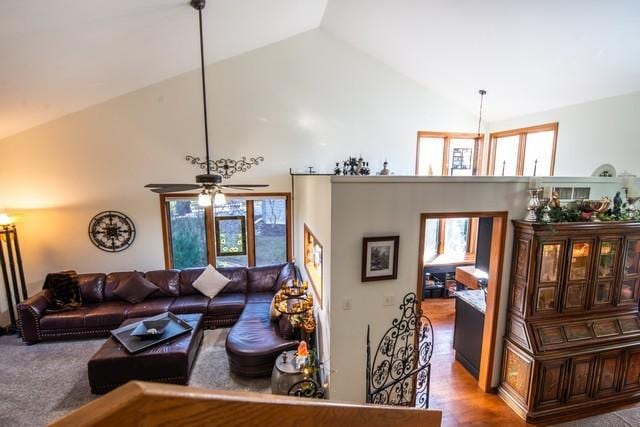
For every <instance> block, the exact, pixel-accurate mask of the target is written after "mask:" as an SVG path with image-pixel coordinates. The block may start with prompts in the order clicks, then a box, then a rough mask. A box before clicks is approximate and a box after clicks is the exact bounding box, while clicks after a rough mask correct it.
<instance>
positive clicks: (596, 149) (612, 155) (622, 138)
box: [488, 92, 640, 176]
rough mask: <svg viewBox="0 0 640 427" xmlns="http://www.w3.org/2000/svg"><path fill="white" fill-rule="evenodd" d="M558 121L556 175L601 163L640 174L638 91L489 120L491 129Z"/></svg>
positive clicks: (583, 173)
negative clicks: (499, 119)
mask: <svg viewBox="0 0 640 427" xmlns="http://www.w3.org/2000/svg"><path fill="white" fill-rule="evenodd" d="M550 122H559V123H560V124H559V127H558V146H557V151H556V167H555V175H556V176H590V175H591V174H592V173H593V171H594V170H595V169H596V168H597V167H598V166H600V165H602V164H603V163H610V164H612V165H613V166H614V167H615V168H616V169H617V172H618V173H621V172H622V171H623V170H625V169H627V170H628V171H630V172H633V173H635V174H636V175H640V163H638V159H639V158H640V137H639V136H638V123H639V122H640V92H635V93H632V94H629V95H623V96H616V97H612V98H606V99H601V100H598V101H593V102H587V103H584V104H578V105H572V106H569V107H564V108H558V109H554V110H549V111H543V112H540V113H536V114H530V115H526V116H522V117H516V118H512V119H508V120H503V121H495V122H491V123H489V124H488V127H489V129H490V132H497V131H501V130H508V129H515V128H521V127H526V126H534V125H538V124H543V123H550Z"/></svg>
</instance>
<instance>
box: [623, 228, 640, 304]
mask: <svg viewBox="0 0 640 427" xmlns="http://www.w3.org/2000/svg"><path fill="white" fill-rule="evenodd" d="M623 268H624V270H623V278H622V283H621V284H620V289H619V291H618V304H629V303H632V304H634V305H635V304H637V301H638V286H640V239H637V238H635V239H629V240H628V241H627V245H626V252H625V255H624V264H623Z"/></svg>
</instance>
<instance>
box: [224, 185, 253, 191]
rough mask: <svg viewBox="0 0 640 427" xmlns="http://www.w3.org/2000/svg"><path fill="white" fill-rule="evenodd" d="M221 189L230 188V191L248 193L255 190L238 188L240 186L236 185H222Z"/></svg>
mask: <svg viewBox="0 0 640 427" xmlns="http://www.w3.org/2000/svg"><path fill="white" fill-rule="evenodd" d="M221 187H224V188H228V189H230V190H247V191H253V188H247V187H238V186H236V185H221Z"/></svg>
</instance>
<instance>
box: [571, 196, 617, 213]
mask: <svg viewBox="0 0 640 427" xmlns="http://www.w3.org/2000/svg"><path fill="white" fill-rule="evenodd" d="M610 205H611V200H609V199H607V198H605V199H602V200H580V201H578V209H580V210H581V211H584V212H598V213H600V212H605V211H606V210H607V209H609V206H610Z"/></svg>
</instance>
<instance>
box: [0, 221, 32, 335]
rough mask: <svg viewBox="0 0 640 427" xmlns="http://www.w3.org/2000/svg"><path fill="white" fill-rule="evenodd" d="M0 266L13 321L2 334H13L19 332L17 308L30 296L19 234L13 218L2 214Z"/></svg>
mask: <svg viewBox="0 0 640 427" xmlns="http://www.w3.org/2000/svg"><path fill="white" fill-rule="evenodd" d="M0 266H1V267H2V281H3V282H4V292H5V296H6V298H7V307H8V309H9V318H10V319H11V324H10V325H8V326H6V327H1V328H0V331H1V332H0V334H1V333H8V334H13V333H16V332H17V331H18V323H17V320H16V312H17V306H18V304H19V303H20V301H22V300H24V299H27V298H28V295H27V286H26V283H25V280H24V270H23V269H22V256H21V255H20V245H19V244H18V232H17V230H16V225H15V224H14V223H13V220H12V218H10V217H8V216H7V215H5V214H0ZM9 280H11V281H9ZM14 303H15V305H14ZM14 310H15V311H14Z"/></svg>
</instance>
